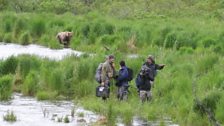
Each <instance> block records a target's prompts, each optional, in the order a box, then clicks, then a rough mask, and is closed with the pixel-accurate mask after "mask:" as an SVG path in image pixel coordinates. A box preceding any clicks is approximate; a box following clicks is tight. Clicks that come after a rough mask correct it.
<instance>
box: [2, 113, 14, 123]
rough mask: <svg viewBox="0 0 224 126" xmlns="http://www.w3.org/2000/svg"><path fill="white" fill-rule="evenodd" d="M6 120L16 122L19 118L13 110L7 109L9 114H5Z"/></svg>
mask: <svg viewBox="0 0 224 126" xmlns="http://www.w3.org/2000/svg"><path fill="white" fill-rule="evenodd" d="M3 119H4V121H8V122H15V121H16V120H17V117H16V115H15V114H14V112H13V111H11V112H10V111H7V114H6V115H4V116H3Z"/></svg>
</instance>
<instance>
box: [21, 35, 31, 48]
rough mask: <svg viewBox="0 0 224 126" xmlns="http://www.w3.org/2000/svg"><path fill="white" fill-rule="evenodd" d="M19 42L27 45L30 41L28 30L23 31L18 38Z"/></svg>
mask: <svg viewBox="0 0 224 126" xmlns="http://www.w3.org/2000/svg"><path fill="white" fill-rule="evenodd" d="M19 41H20V43H21V44H22V45H28V44H30V43H31V37H30V33H29V32H25V33H23V34H22V35H21V36H20V39H19Z"/></svg>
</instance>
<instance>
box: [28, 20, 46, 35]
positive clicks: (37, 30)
mask: <svg viewBox="0 0 224 126" xmlns="http://www.w3.org/2000/svg"><path fill="white" fill-rule="evenodd" d="M45 31H46V26H45V22H44V21H43V20H40V19H36V20H35V21H34V22H33V24H32V32H31V33H32V36H33V37H37V38H40V37H41V35H42V34H44V33H45Z"/></svg>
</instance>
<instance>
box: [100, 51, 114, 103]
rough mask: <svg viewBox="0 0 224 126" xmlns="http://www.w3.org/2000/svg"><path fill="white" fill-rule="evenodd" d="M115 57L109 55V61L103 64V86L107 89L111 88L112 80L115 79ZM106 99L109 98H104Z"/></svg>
mask: <svg viewBox="0 0 224 126" xmlns="http://www.w3.org/2000/svg"><path fill="white" fill-rule="evenodd" d="M114 60H115V57H114V56H113V55H109V56H108V57H107V60H106V61H105V62H104V63H103V64H102V72H101V86H104V87H105V88H108V89H109V87H110V83H111V80H112V79H113V78H114V77H115V74H116V72H115V64H114ZM109 93H110V92H109V90H108V97H109ZM102 98H103V99H106V98H107V97H102Z"/></svg>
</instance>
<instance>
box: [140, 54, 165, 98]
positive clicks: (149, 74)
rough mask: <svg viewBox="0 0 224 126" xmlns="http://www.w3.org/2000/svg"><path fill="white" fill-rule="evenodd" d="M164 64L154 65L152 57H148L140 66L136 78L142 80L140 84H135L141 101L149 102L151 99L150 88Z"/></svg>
mask: <svg viewBox="0 0 224 126" xmlns="http://www.w3.org/2000/svg"><path fill="white" fill-rule="evenodd" d="M164 66H165V65H164V64H155V60H154V57H153V56H152V55H149V56H148V57H147V60H146V62H145V63H144V64H143V65H142V67H141V71H140V73H139V75H138V77H139V78H140V79H141V80H142V84H139V85H138V84H137V87H138V89H139V95H140V98H141V100H142V101H145V100H150V99H151V97H152V94H151V87H152V85H153V83H154V80H155V77H156V74H157V70H161V69H163V68H164Z"/></svg>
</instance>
